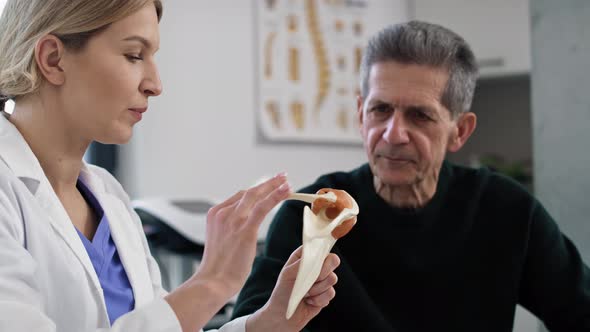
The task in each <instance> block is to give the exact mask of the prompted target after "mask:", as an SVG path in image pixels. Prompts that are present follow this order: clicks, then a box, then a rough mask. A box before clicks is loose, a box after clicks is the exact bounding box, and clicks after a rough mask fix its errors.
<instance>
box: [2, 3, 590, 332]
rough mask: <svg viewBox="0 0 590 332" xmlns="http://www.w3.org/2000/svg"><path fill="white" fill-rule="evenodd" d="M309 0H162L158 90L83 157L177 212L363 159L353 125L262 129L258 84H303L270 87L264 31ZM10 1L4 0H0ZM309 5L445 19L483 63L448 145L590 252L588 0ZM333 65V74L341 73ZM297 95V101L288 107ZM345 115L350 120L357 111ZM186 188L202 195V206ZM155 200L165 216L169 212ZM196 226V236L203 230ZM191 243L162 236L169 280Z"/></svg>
mask: <svg viewBox="0 0 590 332" xmlns="http://www.w3.org/2000/svg"><path fill="white" fill-rule="evenodd" d="M303 2H307V1H306V0H275V1H272V0H253V1H244V0H217V1H201V0H173V1H164V16H163V19H162V21H161V24H160V27H161V49H160V51H159V53H158V55H157V61H158V63H159V68H160V74H161V78H162V81H163V85H164V92H163V94H162V95H161V96H160V97H158V98H155V99H153V100H152V101H151V102H150V108H149V111H148V113H147V114H146V116H144V119H143V121H142V122H141V123H139V124H138V125H137V126H136V129H135V133H134V137H133V139H132V141H131V142H130V143H129V144H127V145H125V146H108V145H100V144H95V145H93V146H92V147H91V149H90V150H89V151H88V153H87V160H89V161H90V162H93V163H96V164H99V165H102V166H104V167H106V168H108V169H109V170H110V171H111V172H112V173H113V174H115V176H116V177H117V178H118V179H119V180H120V181H121V182H122V183H123V185H124V187H125V189H126V190H127V191H128V192H129V193H130V195H131V198H132V199H134V200H136V201H138V202H144V203H145V202H148V203H149V202H152V201H158V200H159V201H160V203H161V202H162V201H166V202H169V203H171V204H169V206H168V207H162V210H166V209H171V210H173V209H174V208H176V209H177V210H178V211H176V212H174V211H172V212H170V213H172V215H173V213H180V212H179V211H180V210H183V211H184V212H185V217H187V218H190V215H191V213H192V215H193V216H198V215H201V216H202V215H203V211H206V208H205V209H203V207H206V206H207V204H208V203H211V204H213V203H215V202H218V201H220V200H221V199H223V198H225V197H228V196H230V195H231V194H232V193H234V192H235V191H237V190H239V189H242V188H244V187H249V186H251V185H253V184H254V183H256V182H257V181H259V180H260V179H262V178H266V177H269V176H272V175H274V174H276V173H278V172H280V171H287V172H288V173H289V178H290V182H291V184H292V185H293V187H294V188H295V189H297V188H300V187H301V186H303V185H306V184H308V183H310V182H312V181H314V180H315V178H316V177H317V176H318V175H320V174H323V173H326V172H331V171H337V170H344V171H347V170H351V169H352V168H355V167H357V166H358V165H360V164H361V163H363V162H364V161H365V160H366V157H365V154H364V150H363V148H362V146H361V145H360V143H359V140H358V139H357V138H356V137H355V135H356V134H354V132H349V133H348V134H347V136H346V139H343V140H338V139H336V140H334V139H332V140H324V139H321V138H317V137H315V136H314V137H313V138H312V139H306V135H305V132H297V131H294V133H295V134H297V135H292V136H291V138H292V139H289V137H288V135H286V136H284V137H279V138H282V139H276V138H277V135H273V134H276V133H277V132H278V131H275V132H272V131H269V130H268V127H265V126H264V125H263V123H262V121H261V117H262V116H263V114H264V112H263V111H262V109H263V108H265V107H267V106H268V104H265V103H264V100H263V99H264V96H265V93H267V92H268V93H271V94H272V93H274V94H275V95H277V96H279V98H283V96H285V95H288V96H298V93H299V94H301V93H302V92H301V91H306V90H305V88H306V87H305V84H304V83H305V80H302V81H301V82H303V83H301V84H300V85H302V87H300V88H301V89H302V90H296V89H297V88H296V87H295V86H294V85H292V84H291V85H289V84H283V85H280V86H279V87H278V88H277V89H276V90H272V88H271V90H270V92H269V90H265V86H264V82H262V81H261V77H262V72H263V69H264V68H263V66H264V63H263V62H262V60H261V59H262V56H263V55H264V50H265V47H267V48H268V47H269V46H268V45H265V44H264V43H265V39H264V36H263V35H262V34H261V31H263V30H264V31H268V30H269V27H271V28H272V27H273V26H272V24H277V22H279V24H280V22H282V20H284V22H286V24H291V25H289V26H288V27H289V29H295V28H294V27H295V26H296V25H295V24H296V21H290V18H289V17H290V16H289V15H291V14H292V13H293V12H295V13H296V12H297V11H298V10H301V8H302V6H303ZM4 3H5V0H0V10H1V8H2V7H3V5H4ZM310 3H312V4H313V3H314V1H313V0H312V1H311V2H310ZM315 5H316V6H318V8H323V9H322V10H324V12H322V11H321V10H320V13H319V14H320V15H319V19H317V17H316V21H317V22H316V23H317V25H316V26H315V28H316V29H317V28H318V27H319V29H320V30H322V29H323V30H324V31H328V30H329V29H328V28H327V25H330V24H332V22H325V21H322V18H323V17H327V16H326V15H321V14H330V15H335V16H340V17H343V18H344V23H346V22H347V21H346V18H350V20H351V21H355V22H356V21H362V22H369V23H367V24H366V26H365V28H364V30H363V31H362V35H361V37H359V38H361V39H354V40H355V41H359V40H360V41H361V42H362V38H363V37H366V36H369V35H370V34H371V33H372V32H374V31H375V30H377V29H379V28H381V27H382V26H384V25H386V24H389V23H394V22H400V21H405V20H409V19H420V20H426V21H430V22H434V23H439V24H442V25H444V26H446V27H448V28H450V29H452V30H454V31H456V32H457V33H459V34H460V35H462V36H463V37H464V38H465V39H466V40H467V41H468V42H469V43H470V44H471V45H472V47H473V50H474V52H475V54H476V56H477V58H478V63H479V65H480V70H481V77H480V79H479V81H478V86H477V89H476V93H475V99H474V102H473V109H472V110H473V111H474V112H475V113H476V114H477V116H478V126H477V130H476V131H475V133H474V135H473V136H472V137H471V139H470V140H469V142H468V143H467V144H466V146H465V147H464V148H463V149H462V150H461V151H459V152H458V153H455V154H452V155H449V157H448V158H449V159H450V160H452V161H454V162H457V163H461V164H466V165H472V166H476V167H478V166H487V167H490V168H492V169H495V170H496V171H498V172H502V173H504V174H507V175H508V176H511V177H513V178H515V179H516V180H517V181H519V182H521V183H522V184H523V185H525V186H526V187H527V188H528V189H529V190H531V191H532V192H534V194H535V195H536V196H537V197H538V198H539V199H540V200H541V202H542V203H543V204H544V205H545V207H546V208H547V209H548V210H549V212H550V213H551V214H552V216H553V217H554V218H555V219H556V220H557V221H558V222H559V224H560V227H561V228H562V230H563V231H564V233H565V234H566V235H568V236H569V237H570V238H572V239H573V241H574V242H575V243H576V244H577V245H578V247H579V249H580V251H581V253H582V256H583V257H584V259H585V261H586V262H590V243H589V242H588V239H589V238H590V224H589V221H588V220H589V216H590V204H587V200H586V197H587V195H588V193H590V178H589V177H588V175H587V170H588V169H590V153H589V151H590V149H589V148H588V146H587V145H588V144H589V143H590V133H589V132H588V128H589V127H590V94H589V93H588V91H589V88H590V75H589V74H590V23H588V22H590V2H589V1H587V0H562V1H550V0H530V1H529V0H494V1H491V0H364V1H363V0H357V1H352V0H346V1H345V0H326V1H324V0H317V1H315ZM330 6H331V7H330ZM338 6H341V7H338ZM330 8H331V9H330ZM339 8H340V9H339ZM328 9H330V10H331V11H330V12H329V13H328V12H327V10H328ZM273 10H274V11H273ZM335 16H334V17H335ZM305 22H306V21H305V20H303V19H302V20H301V21H300V25H299V27H300V30H299V31H300V32H301V33H303V34H302V35H300V37H293V38H291V37H285V36H283V37H282V38H283V39H281V37H280V33H281V32H280V31H279V32H278V33H279V38H278V39H277V40H279V41H280V42H281V43H283V44H285V45H291V44H293V45H297V44H298V43H299V44H304V43H306V40H305V39H304V38H307V37H304V36H305V35H307V32H308V31H309V30H310V29H312V28H313V26H312V25H310V24H309V18H308V21H307V25H306V23H305ZM336 27H338V26H337V25H336ZM344 27H346V26H344ZM355 28H358V26H355ZM265 29H266V30H265ZM306 29H307V30H306ZM333 37H334V35H330V34H329V33H327V34H326V35H324V40H323V42H324V43H326V44H329V45H344V44H346V43H349V42H351V40H353V39H351V38H352V37H351V38H349V39H342V40H341V41H334V39H333ZM339 43H340V44H339ZM0 52H1V51H0ZM289 52H290V51H289ZM289 52H287V53H284V54H283V53H281V52H278V53H276V54H275V56H276V57H278V58H275V60H277V61H279V62H284V63H287V64H288V63H291V62H290V61H292V59H291V58H289V59H287V57H289V56H293V54H292V53H289ZM281 57H283V58H281ZM317 57H318V56H317V55H316V58H315V60H316V63H319V62H318V61H317ZM326 57H327V58H328V59H330V58H329V57H330V54H328V55H326ZM301 59H302V60H301V61H302V63H303V64H305V63H306V61H310V63H314V62H313V61H314V58H310V59H311V60H310V59H307V58H305V56H303V55H302V58H301ZM306 59H307V60H306ZM334 61H336V59H334ZM349 63H354V62H353V61H352V60H351V61H350V62H349ZM302 68H303V69H305V70H304V71H303V72H302V73H301V74H302V75H303V76H305V75H306V74H305V73H307V72H308V71H309V70H311V71H312V72H313V68H312V67H305V65H304V66H303V67H302ZM309 68H312V69H309ZM315 69H316V70H317V68H315ZM352 69H355V68H352ZM332 78H333V79H335V80H336V82H338V78H337V77H336V76H335V75H333V77H332ZM349 78H350V79H349ZM291 79H292V80H293V78H291ZM346 80H352V82H347V83H348V84H349V85H350V86H351V87H352V86H356V84H357V81H356V77H353V76H347V78H346ZM290 87H292V88H293V89H292V90H289V89H290ZM351 89H352V88H351ZM298 91H299V92H298ZM261 92H264V93H261ZM266 95H268V94H266ZM351 96H353V95H351ZM341 100H346V99H341ZM349 100H350V103H352V104H351V105H350V104H348V105H342V106H343V107H344V108H345V109H349V110H350V112H354V111H355V107H356V106H355V105H354V99H353V98H349ZM345 104H346V103H345ZM298 109H302V107H301V105H299V106H298V107H293V108H292V111H296V110H298ZM270 110H271V111H273V112H274V111H275V110H276V106H273V107H270ZM285 116H287V115H285ZM345 116H348V115H345ZM277 128H279V127H277ZM349 128H352V129H351V130H354V125H353V126H352V127H349ZM326 132H327V131H326ZM285 137H286V139H285ZM294 137H295V138H294ZM293 138H294V139H293ZM191 202H193V203H194V202H198V203H199V204H201V205H198V204H197V205H198V206H199V207H200V209H199V208H196V207H195V206H197V205H194V204H193V205H191V204H192V203H191ZM183 204H184V205H183ZM187 204H188V205H187ZM156 205H157V204H156ZM138 206H139V205H138ZM145 206H146V205H144V207H145ZM147 206H149V204H147ZM161 213H162V214H161V217H162V218H165V217H166V216H169V215H170V214H166V213H168V212H161ZM270 217H272V216H269V218H270ZM179 218H180V217H179ZM192 220H193V221H194V220H196V219H192ZM182 227H184V226H182V225H181V226H178V227H176V226H174V227H173V228H175V229H176V230H177V231H178V230H182ZM264 231H265V230H264V229H263V230H262V231H261V239H263V237H264ZM185 235H186V236H189V237H190V235H187V234H185ZM193 235H194V234H193ZM193 239H194V240H195V241H199V235H198V234H197V235H194V238H193ZM179 241H181V240H179ZM261 245H263V243H261ZM187 248H189V249H187ZM192 249H193V248H192V247H190V246H189V247H186V248H184V249H182V248H181V249H178V248H177V249H166V248H164V250H168V253H170V252H172V255H171V257H172V256H175V255H176V256H180V259H179V260H177V261H174V258H170V257H168V258H165V257H164V256H165V255H162V257H163V258H162V260H161V264H162V265H163V269H162V270H163V273H166V274H167V278H166V279H165V280H167V282H168V283H169V286H171V287H172V286H174V284H176V283H177V282H179V280H181V279H182V278H183V276H185V275H186V274H187V273H190V272H191V271H192V269H194V267H195V266H196V265H198V254H197V255H192V256H191V258H190V259H191V261H190V262H189V263H187V261H186V260H183V259H184V258H182V257H185V256H183V254H186V253H187V252H190V250H192ZM175 250H176V251H175ZM189 256H190V255H189ZM166 259H167V260H166ZM220 314H222V313H220ZM224 317H225V316H224ZM221 320H223V317H221ZM212 324H213V323H212ZM213 325H215V324H213ZM543 330H544V329H543V327H542V324H540V323H539V322H538V321H537V320H536V318H535V317H534V316H532V315H531V314H530V313H528V312H526V311H525V310H524V309H521V308H519V310H518V313H517V317H516V321H515V328H514V331H519V332H533V331H543Z"/></svg>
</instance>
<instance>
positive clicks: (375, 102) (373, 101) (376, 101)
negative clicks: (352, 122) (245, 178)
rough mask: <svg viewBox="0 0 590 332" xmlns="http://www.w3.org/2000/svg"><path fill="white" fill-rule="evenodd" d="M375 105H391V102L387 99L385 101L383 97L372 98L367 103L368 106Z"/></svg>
mask: <svg viewBox="0 0 590 332" xmlns="http://www.w3.org/2000/svg"><path fill="white" fill-rule="evenodd" d="M375 105H391V104H390V103H388V102H386V101H383V100H381V99H371V100H369V102H368V103H367V106H375Z"/></svg>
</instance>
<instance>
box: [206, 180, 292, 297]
mask: <svg viewBox="0 0 590 332" xmlns="http://www.w3.org/2000/svg"><path fill="white" fill-rule="evenodd" d="M290 193H291V187H290V186H289V184H288V182H287V178H286V174H284V173H280V174H278V175H276V176H275V177H273V178H271V179H269V180H267V181H265V182H262V183H261V184H259V185H257V186H254V187H252V188H249V189H247V190H242V191H240V192H238V193H236V194H235V195H233V196H232V197H230V198H229V199H227V200H226V201H225V202H223V203H221V204H219V205H216V206H214V207H213V208H211V209H210V210H209V213H208V215H207V234H206V235H207V237H206V242H205V251H204V254H203V259H202V261H201V265H200V268H199V271H198V272H197V275H198V276H199V278H202V279H206V280H213V281H215V282H218V283H221V285H220V287H222V288H223V289H225V290H227V291H228V293H231V295H230V297H231V296H233V295H234V294H236V293H237V292H238V291H239V290H240V289H241V288H242V287H243V285H244V283H245V282H246V278H247V277H248V275H249V273H250V270H251V268H252V264H253V262H254V257H255V255H256V247H257V241H258V230H259V227H260V224H261V223H262V221H263V220H264V218H265V217H266V215H267V214H268V213H269V212H270V211H271V210H272V209H273V208H274V207H275V206H276V205H277V204H279V203H280V202H281V201H283V200H284V199H286V198H287V197H288V196H289V194H290Z"/></svg>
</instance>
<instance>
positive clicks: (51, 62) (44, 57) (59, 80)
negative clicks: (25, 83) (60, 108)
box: [35, 35, 65, 85]
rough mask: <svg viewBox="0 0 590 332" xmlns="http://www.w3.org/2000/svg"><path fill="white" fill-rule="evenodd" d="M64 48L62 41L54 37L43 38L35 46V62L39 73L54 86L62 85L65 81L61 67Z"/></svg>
mask: <svg viewBox="0 0 590 332" xmlns="http://www.w3.org/2000/svg"><path fill="white" fill-rule="evenodd" d="M64 52H65V47H64V44H63V43H62V41H61V40H60V39H59V38H57V37H56V36H54V35H46V36H43V37H42V38H41V39H39V41H38V42H37V44H36V45H35V61H36V62H37V67H38V68H39V71H40V72H41V74H42V75H43V77H44V78H45V80H47V82H49V83H51V84H54V85H62V84H63V83H64V81H65V75H64V71H63V69H62V67H61V62H62V58H63V56H64Z"/></svg>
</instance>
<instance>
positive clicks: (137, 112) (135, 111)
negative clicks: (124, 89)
mask: <svg viewBox="0 0 590 332" xmlns="http://www.w3.org/2000/svg"><path fill="white" fill-rule="evenodd" d="M128 110H129V111H131V114H132V115H133V116H134V117H135V118H136V119H137V120H138V121H139V120H141V118H142V116H143V113H145V111H147V107H136V108H128Z"/></svg>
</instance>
